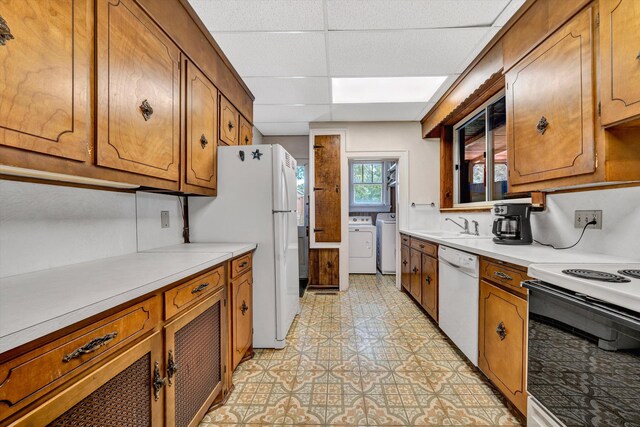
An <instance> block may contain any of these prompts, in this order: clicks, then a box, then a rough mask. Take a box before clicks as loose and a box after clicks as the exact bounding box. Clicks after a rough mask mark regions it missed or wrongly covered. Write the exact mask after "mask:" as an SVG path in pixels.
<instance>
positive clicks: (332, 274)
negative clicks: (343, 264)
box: [318, 249, 340, 287]
mask: <svg viewBox="0 0 640 427" xmlns="http://www.w3.org/2000/svg"><path fill="white" fill-rule="evenodd" d="M318 264H319V272H318V275H319V280H320V284H322V285H327V286H331V287H337V286H340V250H339V249H320V253H319V263H318Z"/></svg>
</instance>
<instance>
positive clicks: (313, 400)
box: [200, 275, 520, 427]
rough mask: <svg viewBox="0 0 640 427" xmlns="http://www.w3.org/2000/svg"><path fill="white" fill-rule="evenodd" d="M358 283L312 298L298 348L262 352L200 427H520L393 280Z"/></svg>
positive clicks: (296, 332)
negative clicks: (306, 426)
mask: <svg viewBox="0 0 640 427" xmlns="http://www.w3.org/2000/svg"><path fill="white" fill-rule="evenodd" d="M350 280H351V287H350V289H349V291H348V292H342V293H338V294H336V295H326V294H325V295H323V294H320V293H313V292H307V293H306V294H305V296H304V297H303V299H302V311H301V313H300V315H299V316H298V317H297V318H296V320H295V321H294V324H293V326H292V327H291V331H290V333H289V336H288V343H289V344H288V346H287V347H286V348H285V349H283V350H256V354H255V357H254V358H253V359H251V360H249V361H247V362H245V363H243V364H242V365H240V366H239V367H238V369H237V371H236V372H235V373H234V376H233V379H234V384H235V390H234V391H233V393H232V394H231V396H230V397H229V400H228V402H227V404H226V405H225V406H223V407H221V408H219V409H217V410H215V411H212V412H210V413H209V414H207V415H206V416H205V417H204V420H203V422H202V423H201V424H200V426H201V427H211V426H218V425H222V426H228V425H269V426H272V425H285V426H287V425H344V426H353V425H362V426H364V425H368V426H378V425H388V426H391V425H392V426H439V425H520V422H519V421H518V419H517V418H515V417H514V416H513V414H512V413H511V412H510V411H509V409H507V407H506V406H505V403H504V401H503V399H502V397H501V396H500V395H499V394H498V392H497V391H496V390H495V389H494V388H492V386H490V385H489V384H488V383H487V382H486V381H485V380H484V379H483V378H482V376H481V374H480V373H478V371H477V370H475V369H473V368H472V367H471V366H470V365H468V364H467V363H466V362H465V361H464V357H463V356H462V355H461V354H460V353H459V352H458V350H457V349H455V347H453V346H452V344H451V343H450V342H449V341H448V340H447V339H446V338H445V336H444V335H443V334H442V332H440V331H439V330H438V328H437V327H436V326H435V325H434V324H433V323H432V322H431V321H430V320H428V319H427V318H426V316H425V315H424V314H423V313H422V312H421V311H420V310H419V309H418V308H417V307H416V306H415V304H414V303H413V302H412V301H411V300H410V299H409V297H408V296H407V295H405V294H404V293H402V292H400V291H398V290H397V289H396V287H395V283H394V278H393V276H380V275H378V276H373V275H352V276H351V279H350Z"/></svg>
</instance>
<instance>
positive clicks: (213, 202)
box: [189, 145, 300, 348]
mask: <svg viewBox="0 0 640 427" xmlns="http://www.w3.org/2000/svg"><path fill="white" fill-rule="evenodd" d="M296 202H297V189H296V160H295V159H294V158H293V157H291V155H290V154H289V153H287V151H286V150H285V149H284V148H282V146H280V145H254V146H251V145H249V146H247V145H245V146H233V147H218V196H217V197H216V198H199V197H191V198H189V229H190V234H191V241H192V242H194V243H203V242H253V243H257V244H258V247H257V249H256V251H255V253H254V257H253V346H254V348H284V347H285V345H286V340H285V338H286V336H287V332H289V327H290V326H291V323H292V322H293V319H294V317H295V316H296V314H297V313H298V312H299V310H300V298H299V292H300V291H299V286H300V285H299V276H298V274H299V273H298V233H297V216H296Z"/></svg>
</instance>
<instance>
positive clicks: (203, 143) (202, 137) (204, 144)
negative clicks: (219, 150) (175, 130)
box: [200, 133, 209, 150]
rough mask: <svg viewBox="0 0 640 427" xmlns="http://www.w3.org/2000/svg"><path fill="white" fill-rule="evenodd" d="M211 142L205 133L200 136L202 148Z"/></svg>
mask: <svg viewBox="0 0 640 427" xmlns="http://www.w3.org/2000/svg"><path fill="white" fill-rule="evenodd" d="M208 143H209V141H207V137H206V136H204V133H203V134H202V135H201V136H200V145H201V146H202V149H203V150H204V147H206V146H207V144H208Z"/></svg>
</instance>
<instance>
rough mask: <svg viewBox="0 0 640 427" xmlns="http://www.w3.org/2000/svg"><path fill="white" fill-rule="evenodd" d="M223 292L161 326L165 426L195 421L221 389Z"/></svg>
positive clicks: (190, 423) (182, 424)
mask: <svg viewBox="0 0 640 427" xmlns="http://www.w3.org/2000/svg"><path fill="white" fill-rule="evenodd" d="M225 292H226V290H225V289H220V290H219V291H218V292H216V293H215V294H213V295H212V296H211V297H209V298H207V299H206V300H205V301H203V302H202V303H200V304H199V305H197V306H195V307H194V308H193V309H191V310H189V311H188V312H186V313H185V314H184V315H183V316H181V317H179V318H178V319H176V320H174V321H173V322H171V323H169V324H168V325H166V326H165V350H166V354H165V357H166V359H165V366H166V376H167V394H166V399H167V404H166V409H165V413H166V415H165V423H166V425H167V426H170V427H173V426H179V427H182V426H191V425H197V424H198V422H199V421H200V420H201V419H202V417H203V416H204V414H205V413H206V412H207V410H208V409H209V407H210V406H211V403H212V402H213V401H214V400H215V398H216V397H217V396H218V395H219V394H220V393H221V391H222V387H223V378H224V377H223V375H224V366H225V358H226V350H225V349H226V346H227V341H226V339H225V336H226V334H225V333H223V331H227V323H226V319H227V317H226V313H225V309H224V299H225Z"/></svg>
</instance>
